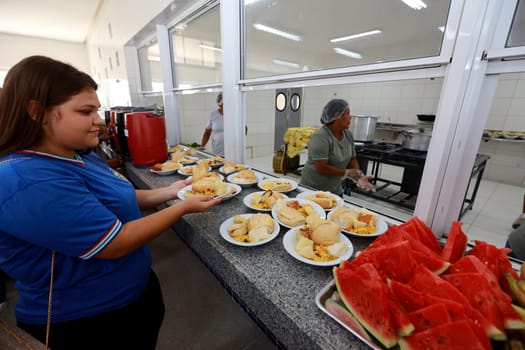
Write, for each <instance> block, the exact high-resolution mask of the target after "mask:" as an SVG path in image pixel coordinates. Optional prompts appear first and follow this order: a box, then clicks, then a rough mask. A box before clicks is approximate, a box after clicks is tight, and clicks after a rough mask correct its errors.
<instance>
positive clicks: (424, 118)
mask: <svg viewBox="0 0 525 350" xmlns="http://www.w3.org/2000/svg"><path fill="white" fill-rule="evenodd" d="M417 120H419V121H420V122H433V121H435V120H436V115H435V114H418V115H417Z"/></svg>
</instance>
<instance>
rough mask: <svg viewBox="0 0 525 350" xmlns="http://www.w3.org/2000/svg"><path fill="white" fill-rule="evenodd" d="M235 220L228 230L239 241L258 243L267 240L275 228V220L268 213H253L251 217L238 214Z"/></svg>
mask: <svg viewBox="0 0 525 350" xmlns="http://www.w3.org/2000/svg"><path fill="white" fill-rule="evenodd" d="M233 222H234V223H233V224H232V225H231V226H229V227H228V228H227V231H228V234H229V235H230V237H232V238H233V239H234V240H236V241H237V242H246V243H256V242H261V241H264V240H267V239H268V238H270V235H271V234H272V232H273V230H274V229H275V222H274V221H273V219H272V217H271V216H270V215H268V214H262V213H258V214H253V215H251V216H250V217H249V218H244V217H242V216H241V215H236V216H235V217H234V218H233Z"/></svg>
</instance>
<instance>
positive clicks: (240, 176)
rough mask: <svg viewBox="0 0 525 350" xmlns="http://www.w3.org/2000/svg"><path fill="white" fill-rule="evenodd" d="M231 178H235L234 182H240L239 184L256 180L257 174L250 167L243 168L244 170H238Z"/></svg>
mask: <svg viewBox="0 0 525 350" xmlns="http://www.w3.org/2000/svg"><path fill="white" fill-rule="evenodd" d="M233 179H234V180H235V182H237V183H241V184H248V183H254V182H257V176H256V175H255V173H254V172H253V171H252V170H250V169H244V170H241V171H239V172H238V173H237V174H236V175H235V176H234V177H233Z"/></svg>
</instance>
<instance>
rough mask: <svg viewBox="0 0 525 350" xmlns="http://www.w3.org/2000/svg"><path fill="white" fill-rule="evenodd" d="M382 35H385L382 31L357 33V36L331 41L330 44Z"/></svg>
mask: <svg viewBox="0 0 525 350" xmlns="http://www.w3.org/2000/svg"><path fill="white" fill-rule="evenodd" d="M381 33H383V32H382V31H381V30H379V29H374V30H370V31H368V32H363V33H357V34H352V35H348V36H342V37H340V38H335V39H330V42H331V43H337V42H340V41H346V40H352V39H357V38H362V37H364V36H369V35H376V34H381Z"/></svg>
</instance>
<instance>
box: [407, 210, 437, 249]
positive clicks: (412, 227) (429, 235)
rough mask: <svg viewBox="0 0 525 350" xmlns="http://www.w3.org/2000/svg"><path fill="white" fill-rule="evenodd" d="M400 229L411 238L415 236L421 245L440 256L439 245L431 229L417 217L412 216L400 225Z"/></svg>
mask: <svg viewBox="0 0 525 350" xmlns="http://www.w3.org/2000/svg"><path fill="white" fill-rule="evenodd" d="M400 227H401V228H402V229H405V230H407V232H408V233H410V234H411V235H412V236H414V235H415V236H417V237H418V238H419V240H420V241H421V243H423V244H424V245H426V246H427V247H428V248H430V249H431V250H433V251H434V253H436V254H438V255H441V245H440V244H439V242H438V240H437V238H436V236H435V235H434V232H432V229H431V228H430V227H428V226H427V224H425V222H424V221H423V220H421V219H420V218H418V217H417V216H413V217H412V218H411V219H410V220H408V221H407V222H405V223H403V224H401V225H400Z"/></svg>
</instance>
